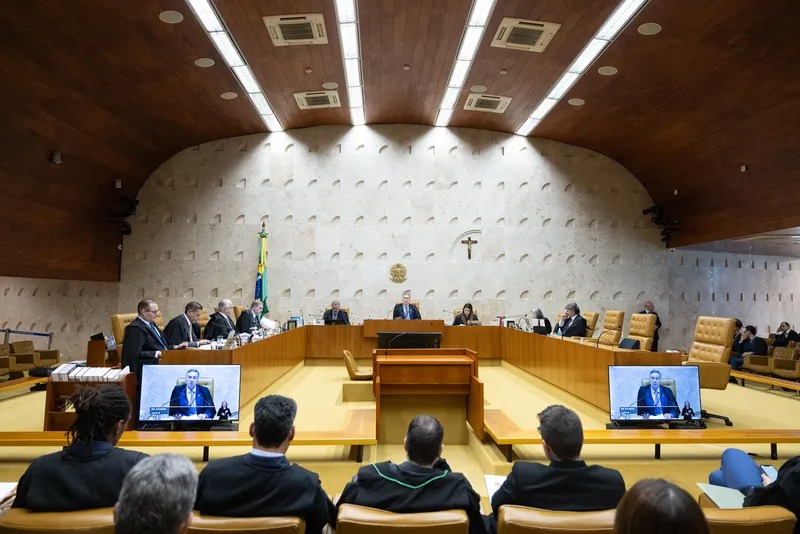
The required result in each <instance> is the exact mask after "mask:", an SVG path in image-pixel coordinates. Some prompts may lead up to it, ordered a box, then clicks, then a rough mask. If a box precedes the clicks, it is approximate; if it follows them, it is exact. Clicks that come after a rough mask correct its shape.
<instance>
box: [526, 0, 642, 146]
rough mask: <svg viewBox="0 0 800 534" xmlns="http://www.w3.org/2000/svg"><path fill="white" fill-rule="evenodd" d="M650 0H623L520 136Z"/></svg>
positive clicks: (576, 79) (550, 92)
mask: <svg viewBox="0 0 800 534" xmlns="http://www.w3.org/2000/svg"><path fill="white" fill-rule="evenodd" d="M647 1H648V0H623V1H622V2H620V3H619V5H618V6H617V8H616V9H615V10H614V12H613V13H611V16H610V17H608V19H606V21H605V22H604V23H603V25H602V26H600V29H599V30H597V33H595V34H594V36H593V37H592V38H591V39H590V40H589V42H588V43H586V46H584V47H583V50H581V53H580V54H578V56H577V57H576V58H575V59H574V60H573V62H572V64H571V65H570V66H569V67H568V68H567V70H566V71H564V73H563V74H562V75H561V77H560V78H559V79H558V81H556V83H555V84H553V87H552V88H551V89H550V91H549V92H548V93H547V95H545V97H544V98H543V99H542V101H541V102H539V103H538V104H537V105H536V107H535V108H534V109H533V112H532V113H531V115H530V117H529V118H528V119H527V120H526V121H525V122H524V123H522V126H520V127H519V128H518V129H517V132H516V133H517V135H530V134H531V132H533V130H534V129H535V128H536V126H537V125H538V124H539V123H540V122H541V121H542V119H544V118H545V116H546V115H547V114H548V113H550V110H552V109H553V108H554V107H555V105H556V104H558V102H559V101H560V100H561V99H562V98H564V95H566V94H567V92H568V91H569V90H570V89H571V88H572V86H573V85H575V83H577V81H578V80H579V79H580V78H581V76H582V75H583V73H584V72H586V69H588V68H589V66H590V65H591V64H592V63H593V62H594V60H595V59H597V57H598V56H599V55H600V54H601V53H602V52H603V50H605V49H606V47H607V46H608V45H609V44H610V43H611V41H613V40H614V38H615V37H616V36H617V35H619V32H620V31H622V29H623V28H624V27H625V26H626V25H627V24H628V22H630V20H631V19H632V18H633V17H634V16H635V15H636V14H637V13H638V12H639V11H640V10H641V9H642V7H644V5H645V4H646V3H647Z"/></svg>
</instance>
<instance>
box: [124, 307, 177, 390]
mask: <svg viewBox="0 0 800 534" xmlns="http://www.w3.org/2000/svg"><path fill="white" fill-rule="evenodd" d="M156 329H158V326H156ZM159 332H161V330H159ZM162 338H163V334H162ZM168 343H169V342H168V341H167V340H166V339H162V340H159V339H158V338H156V335H155V333H153V331H152V330H151V329H150V328H148V327H147V324H146V323H145V322H144V321H143V320H142V319H141V318H140V317H137V318H136V319H134V321H133V322H132V323H131V324H129V325H128V326H126V327H125V339H124V340H123V343H122V367H125V366H128V367H130V368H131V371H132V372H134V373H136V380H137V382H141V380H142V365H149V364H154V363H155V364H157V363H158V360H157V359H156V352H157V351H160V350H167V349H168V348H169V347H168Z"/></svg>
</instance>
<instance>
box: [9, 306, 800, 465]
mask: <svg viewBox="0 0 800 534" xmlns="http://www.w3.org/2000/svg"><path fill="white" fill-rule="evenodd" d="M380 331H396V332H401V331H420V332H422V331H441V332H443V334H444V335H443V337H442V345H441V346H442V348H458V349H469V350H471V351H474V352H476V353H477V355H478V358H479V359H480V360H500V359H502V360H505V361H507V362H509V363H511V364H513V365H515V366H517V367H519V368H521V369H523V370H525V371H527V372H528V373H530V374H532V375H534V376H536V377H538V378H541V379H542V380H545V381H546V382H549V383H551V384H553V385H554V386H556V387H559V388H561V389H563V390H565V391H568V392H569V393H570V394H573V395H575V396H576V397H578V398H579V399H581V400H584V401H586V402H588V403H590V404H592V405H593V406H596V407H597V408H599V409H601V410H604V411H606V412H607V411H608V409H609V407H608V369H607V368H608V366H609V365H669V364H672V365H674V364H679V363H680V360H681V356H680V355H678V354H669V353H651V352H646V351H639V350H624V349H618V348H612V347H608V346H604V345H600V346H599V347H598V346H596V345H595V342H594V341H591V342H589V343H581V342H574V341H569V340H562V339H556V338H551V337H546V336H540V335H536V334H531V333H526V332H522V331H519V330H514V329H510V328H502V327H497V326H475V327H452V326H445V325H444V322H443V321H427V320H422V321H391V320H388V321H380V320H378V321H366V322H365V324H364V325H363V326H361V325H355V326H335V325H332V326H316V325H314V326H305V327H302V328H298V329H294V330H291V331H288V332H285V333H283V334H280V335H277V336H273V337H270V338H267V339H264V340H261V341H258V342H256V343H252V344H248V345H245V346H244V347H240V348H237V349H234V350H217V351H201V350H189V351H165V352H164V354H163V357H162V362H163V363H174V364H212V363H228V364H240V365H241V366H242V387H241V404H240V405H246V404H248V403H249V402H252V401H254V400H256V398H257V397H258V395H259V394H260V393H261V392H262V391H263V390H264V388H266V387H268V386H269V385H270V384H272V383H274V382H275V381H276V380H278V379H279V378H280V377H281V376H283V375H284V374H285V373H287V372H288V371H289V370H291V369H293V368H294V367H295V366H297V365H298V364H300V363H302V362H303V361H313V360H325V359H328V360H331V359H335V360H336V361H337V362H341V361H342V351H343V350H345V349H347V350H350V351H351V352H352V353H353V354H354V355H355V357H356V358H359V359H362V360H366V359H371V358H372V352H373V350H374V349H376V348H377V332H380ZM342 368H343V374H344V366H342ZM486 413H487V418H486V421H485V428H486V431H487V433H488V434H489V435H490V436H491V437H492V438H494V439H495V441H496V442H497V443H498V445H501V446H508V447H507V450H509V451H510V446H511V445H513V444H519V443H528V444H530V443H536V442H537V440H538V439H539V438H538V435H534V433H535V431H533V433H531V431H527V430H520V429H518V428H517V429H513V428H509V426H508V425H507V424H505V423H507V421H506V422H503V421H500V423H498V422H497V421H496V419H492V418H491V417H490V416H489V415H488V414H489V411H488V410H487V412H486ZM369 418H371V420H370V421H371V423H369V422H367V423H365V420H366V419H369ZM359 421H360V422H359V424H354V425H351V426H350V427H349V428H342V429H339V430H334V431H330V432H331V433H330V434H327V435H326V434H325V433H324V432H318V433H316V434H314V433H311V434H314V435H311V434H309V439H308V440H295V442H294V444H295V445H302V444H309V445H311V444H313V445H352V446H354V447H355V448H356V449H357V450H356V455H358V456H360V453H361V449H362V448H363V445H372V444H376V443H377V442H378V440H377V436H376V433H375V416H374V412H371V413H370V414H367V415H366V416H365V414H363V413H362V414H360V415H359ZM592 432H595V431H592ZM597 432H600V431H597ZM611 432H613V431H611ZM665 432H668V431H665ZM739 434H747V435H749V436H750V437H747V436H746V435H739ZM298 435H299V436H301V437H302V436H303V433H302V432H300V431H299V430H298ZM587 436H588V438H589V439H587V443H592V442H597V443H611V442H613V443H652V444H655V445H659V444H661V443H687V442H698V443H723V442H724V443H728V442H730V443H737V442H738V443H770V444H772V445H773V453H774V452H775V445H774V444H776V443H797V442H800V431H787V430H758V431H749V432H747V433H740V432H737V431H732V430H698V431H685V430H684V431H679V432H670V433H669V434H668V435H667V434H658V435H656V434H653V431H625V432H622V433H619V434H614V436H609V437H606V435H605V434H603V435H602V436H600V435H598V436H596V439H597V440H600V441H594V437H593V436H594V435H593V434H590V433H588V432H587ZM602 440H612V441H602ZM676 440H678V441H676ZM681 440H683V441H681ZM687 440H689V441H687ZM725 440H729V441H725ZM245 442H247V443H249V437H247V436H244V435H243V433H236V432H223V433H220V432H204V433H159V432H136V431H131V432H126V433H125V435H124V436H123V441H122V443H123V444H125V445H127V446H131V447H135V446H137V445H138V446H142V447H145V446H162V445H168V446H184V445H185V446H189V445H195V446H197V445H202V446H203V447H208V446H214V445H229V444H242V445H243V444H245ZM57 444H63V436H55V435H52V433H47V432H0V446H4V445H28V446H35V445H57Z"/></svg>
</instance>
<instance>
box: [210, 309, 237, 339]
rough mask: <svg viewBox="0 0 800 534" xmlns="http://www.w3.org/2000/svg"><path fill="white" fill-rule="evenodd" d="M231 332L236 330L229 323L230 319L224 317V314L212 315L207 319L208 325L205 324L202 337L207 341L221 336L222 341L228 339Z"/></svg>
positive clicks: (230, 322) (231, 323) (231, 322)
mask: <svg viewBox="0 0 800 534" xmlns="http://www.w3.org/2000/svg"><path fill="white" fill-rule="evenodd" d="M231 330H236V327H235V326H234V324H233V321H231V318H230V317H228V316H227V315H225V314H224V313H219V312H216V313H212V314H211V317H209V318H208V324H206V330H205V332H204V333H203V337H204V338H206V339H209V340H214V339H217V337H219V336H222V338H223V339H227V338H228V333H230V331H231Z"/></svg>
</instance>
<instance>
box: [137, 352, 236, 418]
mask: <svg viewBox="0 0 800 534" xmlns="http://www.w3.org/2000/svg"><path fill="white" fill-rule="evenodd" d="M147 367H150V368H151V369H147V370H143V373H142V391H141V395H140V399H139V420H140V421H169V420H172V421H180V420H215V419H216V420H220V419H222V420H229V421H237V420H238V419H239V387H240V378H241V377H240V374H241V367H240V366H239V365H150V366H147Z"/></svg>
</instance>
